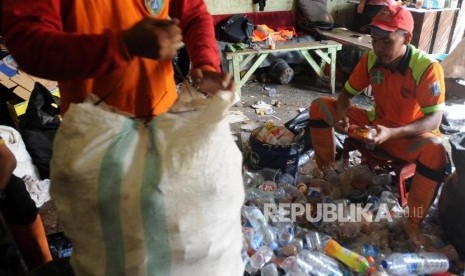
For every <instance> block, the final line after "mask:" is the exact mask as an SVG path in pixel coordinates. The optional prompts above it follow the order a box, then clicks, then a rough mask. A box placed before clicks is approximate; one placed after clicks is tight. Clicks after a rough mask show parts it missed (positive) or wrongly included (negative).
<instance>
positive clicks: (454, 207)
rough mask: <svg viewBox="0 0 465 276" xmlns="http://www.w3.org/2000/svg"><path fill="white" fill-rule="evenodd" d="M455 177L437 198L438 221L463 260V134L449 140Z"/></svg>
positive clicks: (464, 181)
mask: <svg viewBox="0 0 465 276" xmlns="http://www.w3.org/2000/svg"><path fill="white" fill-rule="evenodd" d="M450 142H451V146H452V160H453V161H454V165H455V167H456V169H457V170H456V172H455V173H456V177H453V178H450V179H449V181H446V183H445V184H444V187H443V189H442V192H441V195H440V198H439V204H438V209H439V219H440V221H441V224H442V226H443V229H444V233H445V236H446V238H447V239H448V240H449V241H450V242H451V243H452V244H453V245H454V247H455V249H456V250H457V252H458V253H459V254H460V255H461V258H462V259H464V258H465V239H464V237H465V225H464V224H463V223H461V222H462V221H465V210H464V208H463V202H465V132H463V133H459V134H456V135H453V136H452V137H451V139H450Z"/></svg>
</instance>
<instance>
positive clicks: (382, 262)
mask: <svg viewBox="0 0 465 276" xmlns="http://www.w3.org/2000/svg"><path fill="white" fill-rule="evenodd" d="M381 266H382V267H383V268H384V269H386V268H388V267H389V262H388V261H387V260H382V261H381Z"/></svg>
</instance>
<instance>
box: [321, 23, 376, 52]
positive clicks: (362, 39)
mask: <svg viewBox="0 0 465 276" xmlns="http://www.w3.org/2000/svg"><path fill="white" fill-rule="evenodd" d="M318 33H319V35H321V36H322V37H323V38H325V39H331V40H334V41H337V42H340V43H342V44H344V45H355V46H358V47H360V48H361V49H363V50H371V49H372V45H371V35H369V34H362V33H357V32H354V31H351V30H348V29H346V28H334V29H332V30H331V31H323V30H318Z"/></svg>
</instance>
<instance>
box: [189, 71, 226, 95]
mask: <svg viewBox="0 0 465 276" xmlns="http://www.w3.org/2000/svg"><path fill="white" fill-rule="evenodd" d="M190 75H191V79H192V82H193V85H194V86H195V87H197V89H198V90H199V91H200V92H204V93H207V94H209V95H214V94H216V93H217V92H218V91H220V90H230V91H234V87H235V86H234V81H233V80H232V79H231V75H230V74H228V73H226V74H224V73H218V72H213V71H208V70H201V69H198V68H197V69H194V70H192V72H191V74H190Z"/></svg>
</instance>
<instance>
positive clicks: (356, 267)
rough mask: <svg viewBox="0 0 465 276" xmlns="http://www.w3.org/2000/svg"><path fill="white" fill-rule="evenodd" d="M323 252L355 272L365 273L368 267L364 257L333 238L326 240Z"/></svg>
mask: <svg viewBox="0 0 465 276" xmlns="http://www.w3.org/2000/svg"><path fill="white" fill-rule="evenodd" d="M325 253H326V254H328V255H329V256H331V257H334V258H336V259H338V260H339V261H341V262H343V263H344V264H346V265H347V266H348V267H350V268H351V269H352V270H353V271H355V272H359V273H365V272H366V271H367V270H368V268H369V267H370V264H369V263H368V260H367V259H366V258H365V257H363V256H362V255H360V254H357V253H355V252H353V251H350V250H349V249H347V248H345V247H343V246H342V245H340V244H339V243H338V242H337V241H335V240H329V241H328V243H327V244H326V246H325Z"/></svg>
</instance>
